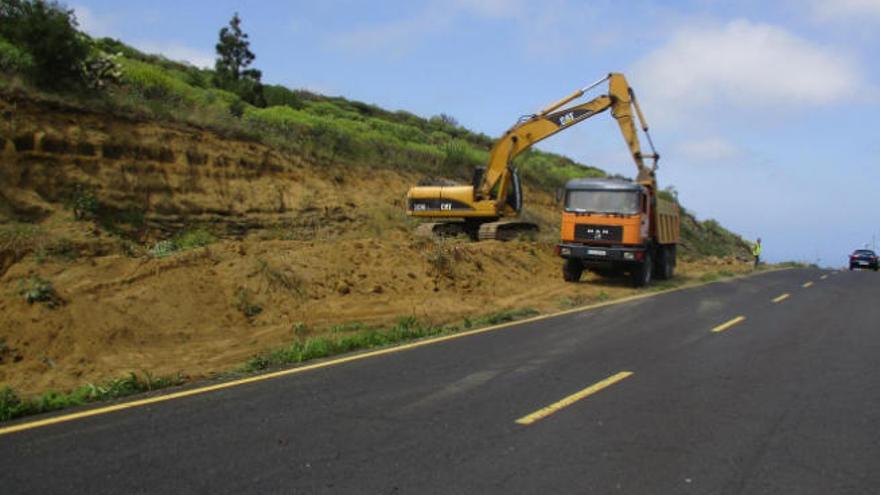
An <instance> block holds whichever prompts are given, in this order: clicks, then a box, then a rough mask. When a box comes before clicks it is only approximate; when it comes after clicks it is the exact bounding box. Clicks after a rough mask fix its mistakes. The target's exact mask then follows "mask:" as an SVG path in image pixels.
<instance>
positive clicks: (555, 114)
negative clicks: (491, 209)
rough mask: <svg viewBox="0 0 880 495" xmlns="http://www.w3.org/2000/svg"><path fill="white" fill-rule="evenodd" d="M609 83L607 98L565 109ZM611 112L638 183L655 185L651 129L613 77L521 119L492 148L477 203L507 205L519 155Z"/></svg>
mask: <svg viewBox="0 0 880 495" xmlns="http://www.w3.org/2000/svg"><path fill="white" fill-rule="evenodd" d="M605 81H609V90H608V94H607V95H601V96H598V97H596V98H594V99H592V100H590V101H588V102H586V103H582V104H579V105H575V106H571V107H567V108H563V107H565V105H567V104H569V103H571V102H573V101H575V100H577V99H579V98H581V97H582V96H583V95H584V94H586V93H587V92H588V91H590V90H591V89H593V88H595V87H596V86H599V85H600V84H602V83H604V82H605ZM608 109H611V114H612V115H613V116H614V118H615V119H616V120H617V123H618V125H619V126H620V131H621V133H622V134H623V138H624V141H626V145H627V146H628V147H629V150H630V153H631V155H632V158H633V160H634V161H635V163H636V167H637V168H638V181H639V182H647V183H650V184H653V181H654V170H655V169H656V168H657V160H658V159H659V156H658V155H657V152H656V151H655V150H654V145H653V143H652V142H651V136H650V134H648V125H647V123H646V121H645V118H644V115H643V114H642V111H641V109H640V108H639V106H638V102H637V101H636V98H635V94H634V93H633V91H632V89H631V88H630V87H629V85H628V84H627V82H626V79H625V78H624V77H623V74H619V73H611V74H609V75H608V76H606V77H605V78H603V79H601V80H599V81H597V82H596V83H594V84H592V85H590V86H587V87H585V88H582V89H579V90H577V91H575V92H574V93H572V94H571V95H569V96H567V97H565V98H563V99H562V100H559V101H558V102H556V103H553V104H551V105H549V106H547V107H546V108H544V109H543V110H541V112H539V113H537V114H535V115H529V116H526V117H523V118H521V119H520V120H519V121H518V122H517V123H516V124H515V125H514V126H513V127H511V128H510V129H509V130H508V131H507V132H506V133H505V134H504V136H503V137H502V138H501V139H499V140H498V141H497V142H496V143H495V145H494V146H493V147H492V150H491V152H490V154H489V163H488V166H487V167H486V173H485V175H484V177H483V180H482V182H481V183H480V185H479V188H478V189H477V190H475V191H474V193H475V195H476V196H477V199H486V198H493V197H494V198H496V199H497V200H498V201H504V200H505V198H506V197H507V193H508V191H507V187H508V180H507V179H508V175H509V174H510V168H509V165H510V163H511V161H512V160H513V159H514V158H516V156H517V155H519V154H520V153H522V152H523V151H525V150H527V149H528V148H530V147H531V146H533V145H534V144H536V143H538V142H540V141H542V140H544V139H546V138H548V137H550V136H552V135H554V134H556V133H557V132H560V131H562V130H564V129H567V128H569V127H571V126H573V125H575V124H578V123H580V122H583V121H584V120H587V119H589V118H590V117H593V116H594V115H598V114H600V113H602V112H604V111H606V110H608ZM633 109H635V114H636V116H637V117H638V119H639V122H640V123H641V124H642V125H641V127H642V130H643V131H644V132H645V135H646V136H647V137H648V142H649V143H650V144H651V150H652V153H651V154H650V155H643V154H642V151H641V146H640V144H639V138H638V134H637V131H636V127H635V122H634V116H633ZM645 158H653V160H654V163H653V165H652V166H651V167H647V166H646V165H645V163H644V159H645ZM496 188H497V193H496V194H493V193H492V192H493V191H494V190H495V189H496Z"/></svg>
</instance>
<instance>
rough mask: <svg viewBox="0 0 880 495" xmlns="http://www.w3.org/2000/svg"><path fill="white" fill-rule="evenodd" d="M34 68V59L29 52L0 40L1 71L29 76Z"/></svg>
mask: <svg viewBox="0 0 880 495" xmlns="http://www.w3.org/2000/svg"><path fill="white" fill-rule="evenodd" d="M33 66H34V59H33V58H32V57H31V55H30V54H29V53H28V52H26V51H24V50H22V49H20V48H18V47H17V46H15V45H13V44H12V43H10V42H8V41H6V40H5V39H3V38H0V70H3V71H4V72H12V73H19V74H27V73H28V72H30V71H31V70H32V69H33Z"/></svg>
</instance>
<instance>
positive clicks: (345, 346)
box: [238, 308, 538, 373]
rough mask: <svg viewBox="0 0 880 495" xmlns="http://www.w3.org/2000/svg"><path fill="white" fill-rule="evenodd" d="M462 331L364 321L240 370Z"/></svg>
mask: <svg viewBox="0 0 880 495" xmlns="http://www.w3.org/2000/svg"><path fill="white" fill-rule="evenodd" d="M537 314H538V311H537V310H535V309H532V308H524V309H514V310H508V311H500V312H497V313H492V314H490V315H487V316H484V317H481V318H477V319H474V320H470V319H466V320H465V323H464V328H465V329H468V328H473V327H478V326H485V325H497V324H499V323H504V322H509V321H514V320H518V319H522V318H527V317H529V316H535V315H537ZM303 328H304V327H303ZM459 330H461V327H459V326H457V325H449V326H436V325H426V324H423V323H421V322H419V321H418V320H417V319H416V318H415V317H412V316H407V317H403V318H400V319H399V320H398V321H397V324H396V325H394V326H393V327H391V328H370V327H368V326H366V325H364V324H363V323H360V322H352V323H345V324H341V325H336V326H334V327H331V329H330V331H329V332H328V334H327V335H322V336H317V337H310V338H307V339H305V340H301V339H299V338H297V340H296V341H294V342H293V343H291V344H290V345H288V346H285V347H281V348H279V349H275V350H272V351H268V352H266V353H263V354H260V355H257V356H254V357H253V358H251V359H249V360H248V361H247V362H246V363H245V364H244V366H242V367H241V368H240V369H239V370H238V371H240V372H244V373H252V372H255V371H262V370H266V369H269V368H274V367H278V366H284V365H290V364H299V363H302V362H305V361H309V360H311V359H320V358H325V357H330V356H334V355H337V354H343V353H346V352H352V351H358V350H364V349H373V348H376V347H384V346H388V345H392V344H398V343H402V342H407V341H411V340H416V339H421V338H425V337H434V336H438V335H444V334H450V333H455V332H457V331H459ZM295 333H298V332H295Z"/></svg>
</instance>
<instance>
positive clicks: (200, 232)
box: [149, 229, 217, 258]
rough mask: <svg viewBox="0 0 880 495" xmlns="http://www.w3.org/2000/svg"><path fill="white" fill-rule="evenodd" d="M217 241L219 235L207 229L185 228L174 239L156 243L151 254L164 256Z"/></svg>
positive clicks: (157, 256) (158, 256)
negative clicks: (216, 235)
mask: <svg viewBox="0 0 880 495" xmlns="http://www.w3.org/2000/svg"><path fill="white" fill-rule="evenodd" d="M216 241H217V237H215V236H214V234H212V233H211V232H209V231H207V230H205V229H192V230H184V231H183V232H181V233H179V234H178V235H177V236H175V237H174V238H173V239H166V240H164V241H159V242H157V243H156V244H154V245H153V247H152V248H150V250H149V254H150V256H152V257H154V258H164V257H166V256H171V255H172V254H175V253H178V252H181V251H187V250H190V249H195V248H200V247H204V246H207V245H209V244H212V243H214V242H216Z"/></svg>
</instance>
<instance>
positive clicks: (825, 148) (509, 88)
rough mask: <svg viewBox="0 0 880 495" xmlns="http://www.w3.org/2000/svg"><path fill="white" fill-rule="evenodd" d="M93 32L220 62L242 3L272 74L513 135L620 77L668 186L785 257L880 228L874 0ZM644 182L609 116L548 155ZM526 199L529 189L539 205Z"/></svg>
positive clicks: (119, 13) (266, 17)
mask: <svg viewBox="0 0 880 495" xmlns="http://www.w3.org/2000/svg"><path fill="white" fill-rule="evenodd" d="M68 6H69V7H71V8H73V9H75V10H76V12H77V16H78V18H79V20H80V23H81V26H82V27H83V28H84V29H85V30H86V31H87V32H90V33H92V34H94V35H99V36H113V37H117V38H120V39H122V40H123V41H125V42H128V43H130V44H133V45H135V46H137V47H139V48H141V49H143V50H146V51H150V52H154V53H163V54H165V55H166V56H168V57H169V58H173V59H178V60H187V61H190V62H192V63H194V64H196V65H211V64H212V63H213V49H214V44H215V43H216V39H217V32H218V30H219V29H220V27H222V26H223V25H224V24H225V23H227V22H228V20H229V18H230V17H231V15H232V14H233V12H239V13H240V15H241V17H242V19H243V28H244V30H245V32H247V33H249V34H250V38H251V47H252V49H253V51H254V52H255V53H256V55H257V59H256V62H255V64H254V66H255V67H257V68H259V69H261V70H262V71H263V74H264V80H265V81H267V82H271V83H278V84H284V85H287V86H290V87H293V88H306V89H310V90H313V91H317V92H321V93H324V94H329V95H342V96H345V97H347V98H352V99H357V100H362V101H366V102H370V103H375V104H378V105H380V106H383V107H386V108H389V109H403V110H408V111H411V112H414V113H417V114H419V115H423V116H431V115H436V114H439V113H441V112H442V113H447V114H450V115H452V116H454V117H455V118H456V119H458V121H459V122H461V123H462V124H463V125H465V126H466V127H468V128H470V129H473V130H476V131H480V132H484V133H486V134H488V135H491V136H496V135H499V134H501V133H502V132H503V131H504V130H505V129H506V128H507V127H509V126H510V125H511V124H512V123H513V122H514V121H515V120H516V118H517V117H518V116H520V115H523V114H528V113H533V112H535V111H536V110H538V109H539V108H540V107H542V106H543V105H545V104H546V103H549V102H551V101H555V100H557V99H559V98H560V97H562V96H564V95H567V94H568V93H570V92H571V91H573V90H575V89H577V88H579V87H581V86H584V85H586V84H587V83H590V82H593V81H595V80H597V79H599V78H600V77H602V76H603V75H604V74H606V73H608V72H611V71H619V72H623V73H624V74H626V75H627V77H628V79H629V80H630V83H631V84H632V86H633V87H634V89H635V90H636V92H637V94H638V95H639V99H640V101H641V103H642V106H643V109H644V111H645V113H646V116H647V118H648V121H649V122H650V124H651V126H652V134H653V137H654V139H655V142H656V144H657V147H658V149H659V151H660V153H661V154H662V155H663V158H662V160H661V162H660V166H661V169H660V171H659V173H658V178H659V182H660V185H661V187H665V186H669V185H674V186H675V187H676V189H677V190H678V191H679V195H680V198H681V199H682V201H683V203H684V204H685V205H686V206H687V207H688V208H690V209H691V210H692V211H694V212H696V214H697V215H698V217H699V218H701V219H707V218H715V219H717V220H718V221H720V222H721V223H722V224H723V225H725V226H727V227H729V228H731V229H733V230H734V231H736V232H738V233H740V234H742V235H743V236H744V237H746V238H748V239H753V238H755V237H758V236H760V237H761V238H762V239H763V240H764V244H765V255H766V257H767V258H768V259H769V260H771V261H781V260H800V261H817V260H819V261H820V262H821V263H822V264H823V265H831V266H842V265H843V264H845V263H846V255H847V254H848V253H849V252H851V251H852V250H853V249H855V248H859V247H863V246H864V245H865V244H866V243H871V242H872V238H873V236H875V235H876V236H878V237H880V221H878V213H877V203H878V202H877V188H878V184H880V171H878V167H877V162H878V160H880V131H878V130H877V127H876V122H875V121H874V120H872V119H873V118H876V115H877V111H878V109H880V108H878V107H880V91H878V87H880V85H878V82H880V73H878V68H880V64H877V63H872V62H873V60H874V57H875V56H876V54H877V53H878V49H880V0H778V1H776V2H766V1H752V0H740V1H737V2H726V1H721V0H692V1H675V2H660V1H656V2H652V1H639V0H633V1H628V2H613V1H603V0H597V1H591V2H575V1H566V0H547V1H544V2H529V1H526V0H482V1H478V0H448V1H432V0H425V1H384V2H366V1H349V0H327V1H322V2H313V1H310V2H299V1H290V2H269V1H264V2H244V1H237V2H236V1H225V0H220V1H217V0H215V1H211V2H206V1H188V2H181V1H176V2H170V1H163V0H156V1H151V2H118V1H104V0H76V2H71V3H69V4H68ZM540 147H541V148H543V149H547V150H551V151H555V152H559V153H563V154H565V155H568V156H571V157H572V158H575V159H576V160H578V161H581V162H583V163H587V164H590V165H595V166H597V167H600V168H603V169H605V170H608V171H609V172H612V173H621V174H625V175H629V176H632V175H634V171H635V168H634V166H633V164H632V162H631V161H630V160H629V158H628V157H627V152H626V149H625V147H624V145H623V142H622V140H621V138H620V136H619V135H618V133H617V131H616V128H615V125H614V123H613V119H611V118H610V117H609V116H606V115H602V116H599V117H595V118H593V119H591V120H589V121H587V122H585V123H583V124H580V125H578V126H576V127H573V128H571V129H569V130H567V131H565V132H563V133H560V134H559V135H557V136H554V137H553V138H551V139H548V140H547V141H545V142H544V143H542V144H541V146H540ZM526 201H528V199H527V200H526Z"/></svg>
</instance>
